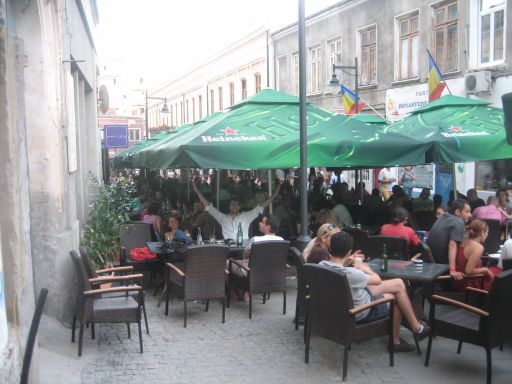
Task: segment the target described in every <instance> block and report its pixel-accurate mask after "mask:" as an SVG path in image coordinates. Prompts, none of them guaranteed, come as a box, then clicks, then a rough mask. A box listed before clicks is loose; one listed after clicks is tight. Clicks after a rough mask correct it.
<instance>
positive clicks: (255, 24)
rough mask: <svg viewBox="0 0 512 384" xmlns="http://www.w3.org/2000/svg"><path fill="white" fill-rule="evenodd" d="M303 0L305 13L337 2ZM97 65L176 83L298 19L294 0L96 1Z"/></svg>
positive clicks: (149, 81)
mask: <svg viewBox="0 0 512 384" xmlns="http://www.w3.org/2000/svg"><path fill="white" fill-rule="evenodd" d="M337 2H338V1H337V0H305V14H306V16H307V15H310V14H312V13H314V12H316V11H318V10H320V9H323V8H325V7H328V6H330V5H332V4H335V3H337ZM97 3H98V8H99V17H100V22H99V25H98V27H97V31H96V39H95V41H96V46H97V51H98V57H99V60H100V62H116V63H117V66H118V68H121V69H119V71H122V72H123V73H119V74H120V75H121V76H125V77H128V78H130V79H132V80H133V81H135V80H137V81H139V79H144V81H143V84H141V85H143V87H144V88H151V87H154V86H156V85H157V84H160V83H163V82H165V81H168V80H172V79H174V78H176V77H177V76H178V75H180V74H181V73H183V72H185V71H186V70H187V69H188V68H191V67H195V66H196V65H198V64H200V63H201V61H202V60H204V59H206V58H208V57H211V56H213V55H214V54H216V53H217V52H220V51H221V50H223V49H224V48H226V47H227V46H228V45H229V44H231V43H234V42H236V41H238V40H239V39H241V38H243V37H244V36H246V35H248V34H250V33H251V32H253V31H255V30H257V29H258V28H260V27H262V26H267V27H270V28H271V29H272V30H276V29H279V28H281V27H284V26H286V25H289V24H291V23H294V22H296V21H297V19H298V0H98V1H97Z"/></svg>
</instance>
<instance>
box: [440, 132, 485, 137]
mask: <svg viewBox="0 0 512 384" xmlns="http://www.w3.org/2000/svg"><path fill="white" fill-rule="evenodd" d="M441 135H443V136H444V137H463V136H488V135H489V133H488V132H485V131H480V132H451V133H447V132H441Z"/></svg>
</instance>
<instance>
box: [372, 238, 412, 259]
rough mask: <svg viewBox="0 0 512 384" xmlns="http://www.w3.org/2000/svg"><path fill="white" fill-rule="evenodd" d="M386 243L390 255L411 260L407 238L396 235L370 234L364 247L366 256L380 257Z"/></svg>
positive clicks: (391, 257)
mask: <svg viewBox="0 0 512 384" xmlns="http://www.w3.org/2000/svg"><path fill="white" fill-rule="evenodd" d="M384 244H386V250H387V254H388V257H389V258H390V259H395V260H409V246H408V244H407V240H406V239H404V238H402V237H396V236H369V237H368V240H367V241H366V244H365V245H364V247H363V248H362V250H363V252H364V254H365V255H366V256H369V257H371V258H372V259H373V258H375V257H380V256H381V254H382V250H383V248H384Z"/></svg>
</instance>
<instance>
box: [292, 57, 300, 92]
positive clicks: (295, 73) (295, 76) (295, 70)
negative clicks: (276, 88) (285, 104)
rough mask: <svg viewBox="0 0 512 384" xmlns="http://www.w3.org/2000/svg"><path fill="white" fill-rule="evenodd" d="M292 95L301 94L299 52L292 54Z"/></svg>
mask: <svg viewBox="0 0 512 384" xmlns="http://www.w3.org/2000/svg"><path fill="white" fill-rule="evenodd" d="M292 95H295V96H298V95H299V54H298V53H294V54H293V55H292Z"/></svg>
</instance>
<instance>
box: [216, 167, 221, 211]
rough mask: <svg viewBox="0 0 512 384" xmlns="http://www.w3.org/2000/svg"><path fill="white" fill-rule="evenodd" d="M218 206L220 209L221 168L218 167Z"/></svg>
mask: <svg viewBox="0 0 512 384" xmlns="http://www.w3.org/2000/svg"><path fill="white" fill-rule="evenodd" d="M215 179H216V180H217V206H216V207H215V208H217V209H220V168H217V177H216V178H215Z"/></svg>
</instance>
